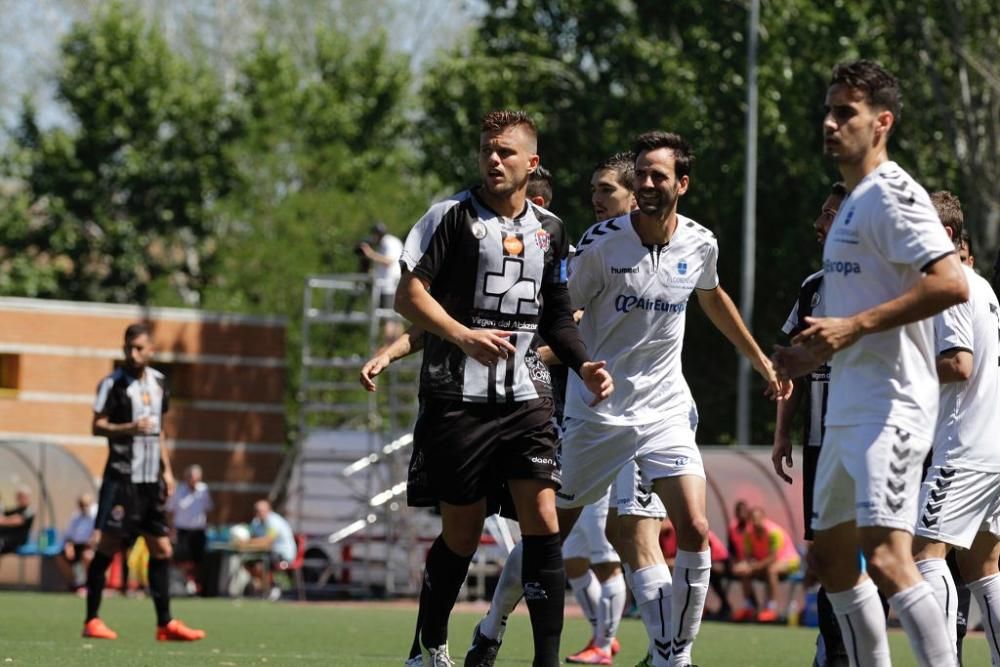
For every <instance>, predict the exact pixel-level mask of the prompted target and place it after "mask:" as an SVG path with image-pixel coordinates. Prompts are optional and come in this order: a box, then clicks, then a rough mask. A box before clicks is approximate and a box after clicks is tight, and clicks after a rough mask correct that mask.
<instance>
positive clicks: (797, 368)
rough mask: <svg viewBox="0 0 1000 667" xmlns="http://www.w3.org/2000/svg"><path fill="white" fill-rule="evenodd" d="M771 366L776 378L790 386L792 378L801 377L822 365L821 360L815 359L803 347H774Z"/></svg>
mask: <svg viewBox="0 0 1000 667" xmlns="http://www.w3.org/2000/svg"><path fill="white" fill-rule="evenodd" d="M771 364H772V365H773V366H774V370H775V372H776V373H777V375H778V377H779V378H780V379H782V380H784V381H787V382H788V383H789V384H791V381H792V379H793V378H797V377H802V376H803V375H805V374H807V373H809V372H810V371H812V370H814V369H816V368H819V367H820V366H821V365H822V364H823V360H822V359H817V358H815V357H814V356H813V355H812V353H811V352H810V351H809V350H808V349H807V348H806V347H805V346H803V345H792V346H791V347H785V346H783V345H775V346H774V353H773V354H772V355H771Z"/></svg>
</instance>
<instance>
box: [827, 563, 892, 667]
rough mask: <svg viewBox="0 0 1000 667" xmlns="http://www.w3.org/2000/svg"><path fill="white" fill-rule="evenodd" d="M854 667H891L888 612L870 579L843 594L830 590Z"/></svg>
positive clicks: (828, 594) (831, 603)
mask: <svg viewBox="0 0 1000 667" xmlns="http://www.w3.org/2000/svg"><path fill="white" fill-rule="evenodd" d="M827 596H828V597H829V598H830V605H831V606H832V607H833V611H834V613H836V614H837V623H838V624H839V625H840V632H841V634H842V635H843V637H844V647H845V648H846V649H847V657H848V658H849V659H850V661H851V667H892V661H891V660H890V659H889V637H888V635H887V634H886V627H885V613H884V612H883V611H882V602H881V601H880V600H879V597H878V588H876V587H875V584H874V583H873V582H872V580H871V579H865V580H864V581H863V582H861V583H860V584H858V585H857V586H855V587H854V588H852V589H850V590H846V591H843V592H840V593H831V592H829V591H827Z"/></svg>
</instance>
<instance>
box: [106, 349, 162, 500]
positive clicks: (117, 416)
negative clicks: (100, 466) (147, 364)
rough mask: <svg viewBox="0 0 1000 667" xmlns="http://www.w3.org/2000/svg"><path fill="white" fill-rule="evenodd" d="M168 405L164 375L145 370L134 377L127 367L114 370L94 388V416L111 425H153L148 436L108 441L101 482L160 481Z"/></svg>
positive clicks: (126, 437) (122, 437) (119, 436)
mask: <svg viewBox="0 0 1000 667" xmlns="http://www.w3.org/2000/svg"><path fill="white" fill-rule="evenodd" d="M169 402H170V392H169V391H168V390H167V383H166V378H164V376H163V373H160V372H159V371H157V370H155V369H153V368H146V370H145V372H144V373H143V374H142V377H135V376H134V375H132V374H131V373H129V371H128V370H127V369H126V368H116V369H115V371H114V372H113V373H111V375H109V376H107V377H106V378H104V379H103V380H101V383H100V384H99V385H98V386H97V398H96V399H95V400H94V413H95V414H98V415H104V416H106V417H107V418H108V421H109V422H111V423H112V424H127V423H129V422H132V421H135V420H137V419H139V418H140V417H149V418H150V419H151V420H152V421H153V424H154V425H155V429H154V433H150V434H148V435H118V436H115V437H113V438H108V446H109V451H108V462H107V465H105V467H104V479H115V480H120V481H131V482H134V483H137V484H141V483H151V482H156V481H158V480H159V478H160V429H161V428H162V425H163V415H164V414H166V412H167V409H168V407H169Z"/></svg>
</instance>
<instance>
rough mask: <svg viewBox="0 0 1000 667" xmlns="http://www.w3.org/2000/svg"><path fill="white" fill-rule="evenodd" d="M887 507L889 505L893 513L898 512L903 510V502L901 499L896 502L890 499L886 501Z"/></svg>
mask: <svg viewBox="0 0 1000 667" xmlns="http://www.w3.org/2000/svg"><path fill="white" fill-rule="evenodd" d="M886 505H888V506H889V509H891V510H892V511H893V512H898V511H899V510H901V509H903V500H902V499H899V500H895V501H894V500H892V499H891V498H890V499H887V500H886Z"/></svg>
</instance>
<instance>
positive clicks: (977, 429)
mask: <svg viewBox="0 0 1000 667" xmlns="http://www.w3.org/2000/svg"><path fill="white" fill-rule="evenodd" d="M962 268H963V269H964V271H965V279H966V280H968V281H969V300H968V301H966V302H965V303H960V304H958V305H957V306H952V307H951V308H949V309H948V310H946V311H944V312H942V313H938V314H937V316H935V317H934V336H935V342H936V344H937V353H938V354H941V353H942V352H946V351H948V350H956V349H957V350H967V351H969V352H971V353H972V376H971V377H970V378H969V379H968V380H966V381H965V382H950V383H948V384H943V385H941V404H940V408H939V412H938V421H937V430H936V431H935V433H934V465H936V466H956V467H962V468H972V469H975V470H980V471H983V472H1000V447H998V446H997V442H996V438H997V436H998V435H1000V368H998V364H1000V349H998V348H1000V342H998V336H1000V303H998V302H997V296H996V294H994V293H993V288H992V287H990V284H989V283H988V282H986V281H985V280H983V279H982V278H980V277H979V276H978V275H977V274H976V272H975V271H973V270H972V269H970V268H969V267H967V266H963V267H962Z"/></svg>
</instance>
